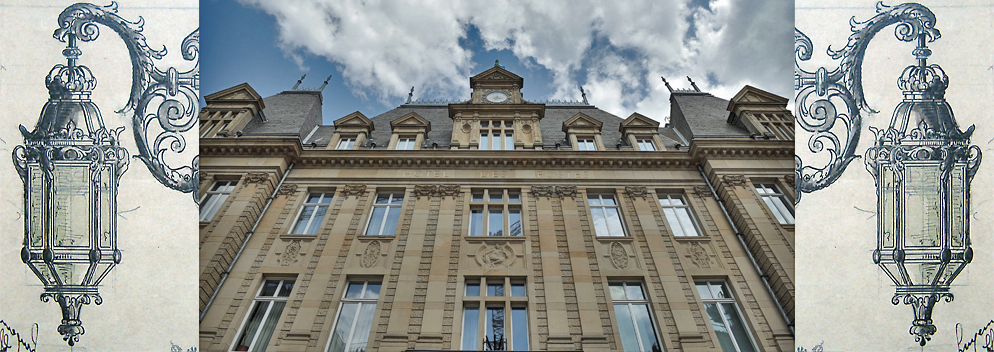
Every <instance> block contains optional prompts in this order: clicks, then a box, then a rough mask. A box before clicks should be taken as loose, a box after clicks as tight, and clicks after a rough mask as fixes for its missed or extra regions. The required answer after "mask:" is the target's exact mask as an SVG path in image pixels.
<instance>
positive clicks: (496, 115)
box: [449, 61, 545, 150]
mask: <svg viewBox="0 0 994 352" xmlns="http://www.w3.org/2000/svg"><path fill="white" fill-rule="evenodd" d="M469 84H470V86H471V87H472V88H473V94H472V97H471V98H470V99H469V101H467V102H464V103H459V104H449V117H451V118H452V122H453V126H452V141H451V146H452V148H453V149H480V150H515V149H541V148H542V134H541V129H540V128H538V126H539V120H540V119H541V118H542V117H544V116H545V104H535V103H529V102H527V101H525V100H524V99H522V97H521V87H523V86H524V79H522V78H521V77H520V76H518V75H516V74H514V73H511V72H510V71H508V70H505V69H504V67H503V66H501V65H500V62H499V61H494V67H493V68H491V69H489V70H486V71H483V72H481V73H480V74H478V75H476V76H473V77H470V78H469Z"/></svg>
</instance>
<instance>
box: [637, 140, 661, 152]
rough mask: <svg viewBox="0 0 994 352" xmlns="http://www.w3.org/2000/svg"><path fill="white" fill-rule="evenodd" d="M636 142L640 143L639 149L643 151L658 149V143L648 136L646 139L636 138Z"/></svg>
mask: <svg viewBox="0 0 994 352" xmlns="http://www.w3.org/2000/svg"><path fill="white" fill-rule="evenodd" d="M636 144H638V146H639V150H641V151H645V152H654V151H656V144H655V143H653V142H652V139H651V138H646V139H642V138H640V139H637V140H636Z"/></svg>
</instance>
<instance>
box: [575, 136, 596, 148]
mask: <svg viewBox="0 0 994 352" xmlns="http://www.w3.org/2000/svg"><path fill="white" fill-rule="evenodd" d="M576 150H597V144H595V143H594V138H593V137H589V138H577V139H576Z"/></svg>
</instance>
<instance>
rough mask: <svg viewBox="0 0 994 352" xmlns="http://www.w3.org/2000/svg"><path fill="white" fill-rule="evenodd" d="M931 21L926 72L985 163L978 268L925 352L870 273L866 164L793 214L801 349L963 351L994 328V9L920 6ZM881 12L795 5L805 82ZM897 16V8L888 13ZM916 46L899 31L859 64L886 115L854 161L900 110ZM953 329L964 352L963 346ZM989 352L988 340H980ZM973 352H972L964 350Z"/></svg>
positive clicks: (876, 272)
mask: <svg viewBox="0 0 994 352" xmlns="http://www.w3.org/2000/svg"><path fill="white" fill-rule="evenodd" d="M921 3H922V4H923V5H925V6H926V7H928V8H930V9H931V10H932V12H934V13H935V16H936V25H935V27H936V28H938V29H939V30H940V31H941V35H942V36H941V38H939V39H938V40H936V41H935V42H932V43H929V45H928V47H929V48H930V49H931V50H932V52H933V54H932V56H931V57H930V58H929V60H928V62H929V64H933V63H934V64H939V65H940V66H941V67H942V68H943V69H944V70H945V72H946V74H947V75H948V77H949V82H950V83H949V87H948V89H947V90H946V95H945V97H946V100H947V101H948V102H949V104H950V105H951V106H952V109H953V111H954V113H955V118H956V120H957V121H958V123H959V126H960V129H962V130H966V128H967V127H969V126H970V125H974V124H975V125H976V126H977V127H976V132H975V133H974V134H973V137H972V140H971V142H972V144H974V145H978V146H979V147H980V148H981V150H982V151H983V153H984V154H986V155H984V156H985V157H986V158H985V159H987V160H984V161H983V162H982V163H981V165H980V169H979V171H978V172H977V174H976V176H975V178H974V180H973V183H972V192H971V195H972V201H971V207H972V208H971V213H972V214H973V215H972V216H971V224H970V225H971V239H972V241H973V249H974V251H975V256H974V259H973V262H972V263H971V264H969V265H968V266H967V267H966V269H965V271H964V272H963V273H961V274H960V275H959V277H958V278H956V280H955V281H954V282H953V284H952V288H951V291H952V293H953V294H954V295H955V300H954V301H952V302H950V303H946V302H944V301H940V302H938V303H936V305H935V308H934V310H933V314H932V318H933V322H934V324H935V325H936V328H937V331H936V333H935V334H934V335H933V336H932V340H931V341H930V342H928V344H927V345H926V346H925V347H924V348H922V347H920V346H919V345H918V343H916V342H915V339H914V336H912V335H910V334H909V332H908V330H909V328H910V327H911V323H912V320H913V319H914V315H913V312H912V310H911V308H910V306H908V305H904V304H903V303H901V304H899V305H892V304H891V297H893V296H894V291H895V290H894V288H895V287H894V284H893V283H892V282H891V280H890V279H889V278H888V277H887V276H886V274H885V273H884V272H883V271H882V270H881V269H879V268H878V267H877V266H876V265H874V264H873V261H872V259H871V254H872V252H873V250H874V248H875V247H876V228H877V223H876V217H875V216H876V215H875V212H876V202H877V194H876V193H875V190H874V181H873V177H872V176H871V175H870V174H869V173H868V172H867V171H866V168H865V167H864V165H865V162H864V160H863V158H859V159H856V160H854V161H853V162H852V163H851V164H850V165H849V167H848V168H847V169H846V171H845V174H844V175H843V176H842V177H841V178H840V179H839V180H837V181H836V182H835V183H834V184H833V185H831V186H830V187H828V188H827V189H824V190H821V191H817V192H814V193H810V194H805V195H804V196H803V197H802V199H801V202H800V204H799V205H798V207H797V243H798V246H797V286H796V289H797V311H796V312H797V323H796V330H797V340H796V341H797V344H798V347H804V348H806V349H807V350H809V351H810V350H811V349H812V347H814V346H816V345H818V344H822V343H823V347H824V350H825V351H922V350H924V351H956V350H957V349H960V348H962V347H963V346H962V345H963V344H965V343H967V341H968V340H970V339H971V338H973V335H974V334H975V333H976V332H977V330H978V329H981V328H982V327H984V326H985V325H987V324H988V322H989V321H990V320H991V319H994V303H992V301H991V298H992V297H994V296H992V293H991V292H992V290H994V236H992V229H994V210H992V209H994V207H992V206H994V173H992V171H991V170H992V168H994V160H990V158H991V157H994V123H992V122H991V118H992V117H994V40H992V39H994V7H992V3H991V2H988V1H922V2H921ZM874 4H875V1H869V0H863V1H833V2H830V4H828V2H824V1H807V0H805V1H797V2H796V25H795V26H796V28H797V29H799V30H801V31H802V32H804V33H805V34H807V35H808V37H809V38H810V39H811V40H812V42H813V44H814V56H813V58H812V60H811V61H808V62H802V64H801V66H802V67H803V68H805V69H806V70H808V71H814V70H816V69H817V68H818V67H821V66H825V67H826V68H827V69H828V70H829V71H831V70H832V69H834V68H836V67H838V61H832V60H830V59H828V56H827V55H826V54H825V49H826V48H827V47H828V46H829V45H831V46H832V48H833V49H840V48H842V47H843V46H845V45H846V42H847V39H848V37H849V35H850V33H851V31H850V24H849V19H850V17H853V16H855V19H856V20H858V21H865V20H868V19H870V18H871V17H873V15H875V14H876V12H875V8H874ZM887 5H897V3H891V2H889V3H887ZM914 48H915V43H908V42H901V41H898V40H897V39H896V38H895V35H894V26H890V27H888V28H886V29H884V30H882V31H881V32H880V33H879V34H877V36H876V37H875V38H874V39H873V40H872V42H871V43H870V44H869V47H868V49H867V53H866V56H865V62H864V63H863V86H864V89H865V92H866V101H867V103H868V104H869V106H870V107H871V108H873V109H875V110H877V111H879V113H876V114H868V115H867V114H864V115H863V116H864V119H863V125H864V126H863V130H862V135H861V138H860V139H861V140H860V141H859V147H858V148H857V149H856V153H855V154H856V155H860V156H862V155H863V154H864V152H865V151H866V148H867V147H870V146H872V145H873V134H872V133H870V132H869V130H868V129H867V126H873V127H877V128H886V127H887V126H888V125H889V123H890V119H891V115H892V113H893V111H894V107H895V106H896V105H897V104H898V102H899V101H900V100H901V99H902V93H901V90H900V89H899V88H898V87H897V84H896V82H897V78H898V77H899V76H900V74H901V71H902V70H903V69H904V68H905V67H906V66H908V65H912V64H914V63H915V62H916V60H915V58H914V56H913V55H912V54H911V52H912V50H913V49H914ZM797 132H798V133H797V144H796V147H797V150H798V153H799V154H800V153H801V152H802V150H807V148H808V142H809V141H808V136H810V134H807V133H803V131H802V129H801V128H800V127H798V128H797ZM957 323H959V324H961V330H964V331H963V332H961V335H962V336H963V337H962V340H963V341H961V342H960V343H959V344H958V337H957V328H956V325H957ZM979 340H980V343H981V345H980V346H977V350H980V351H982V350H984V349H983V347H982V346H983V341H984V337H980V338H979ZM969 350H970V351H973V349H972V348H971V349H969Z"/></svg>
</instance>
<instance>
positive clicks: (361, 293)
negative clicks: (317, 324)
mask: <svg viewBox="0 0 994 352" xmlns="http://www.w3.org/2000/svg"><path fill="white" fill-rule="evenodd" d="M358 282H361V283H362V290H361V291H359V297H360V298H345V296H346V295H348V292H349V286H351V285H352V284H354V283H358ZM370 283H376V284H379V285H380V290H379V292H378V293H377V294H376V298H363V297H364V296H365V295H366V288H367V287H368V286H369V284H370ZM345 284H346V285H345V290H342V295H341V299H340V300H339V302H338V311H337V312H335V320H334V323H333V324H332V326H331V333H330V334H329V335H328V344H327V346H325V348H324V351H325V352H331V342H332V341H333V340H334V339H335V330H337V329H338V324H339V323H341V321H339V319H340V318H341V316H342V309H343V308H344V307H345V304H347V303H358V304H359V306H358V307H357V308H356V314H355V317H353V318H352V322H351V325H350V328H349V336H348V337H347V338H346V343H345V351H349V345H351V343H352V342H351V341H352V336H353V335H354V334H355V333H356V322H357V321H358V319H359V315H360V314H361V313H362V306H363V305H364V304H373V318H374V319H373V323H372V324H371V325H370V328H369V332H368V335H366V342H367V346H368V342H369V338H370V337H372V336H373V329H376V316H377V315H376V310H377V309H378V308H379V307H377V306H379V303H380V297H383V288H384V286H383V281H382V280H380V279H379V278H367V279H363V278H355V279H350V280H347V281H346V282H345Z"/></svg>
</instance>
